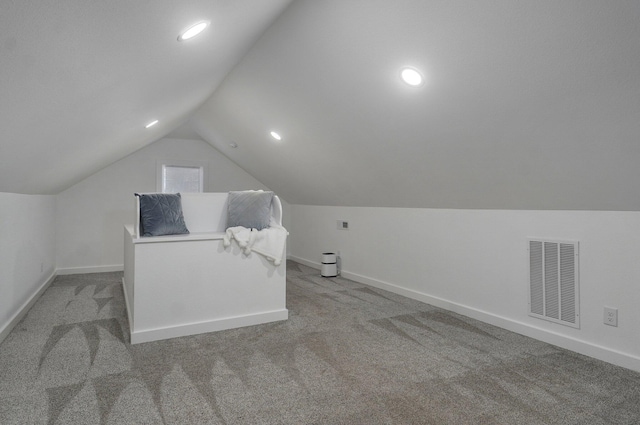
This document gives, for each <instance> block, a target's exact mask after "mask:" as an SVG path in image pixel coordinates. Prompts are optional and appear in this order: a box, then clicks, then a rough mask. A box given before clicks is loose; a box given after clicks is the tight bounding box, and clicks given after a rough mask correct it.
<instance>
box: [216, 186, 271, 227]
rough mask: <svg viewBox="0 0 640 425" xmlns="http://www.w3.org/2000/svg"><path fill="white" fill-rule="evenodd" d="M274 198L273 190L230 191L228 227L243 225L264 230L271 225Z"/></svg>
mask: <svg viewBox="0 0 640 425" xmlns="http://www.w3.org/2000/svg"><path fill="white" fill-rule="evenodd" d="M272 199H273V192H261V191H255V190H247V191H243V192H229V209H228V211H229V215H228V217H227V228H229V227H236V226H242V227H246V228H247V229H257V230H262V229H264V228H267V227H269V222H270V219H271V200H272Z"/></svg>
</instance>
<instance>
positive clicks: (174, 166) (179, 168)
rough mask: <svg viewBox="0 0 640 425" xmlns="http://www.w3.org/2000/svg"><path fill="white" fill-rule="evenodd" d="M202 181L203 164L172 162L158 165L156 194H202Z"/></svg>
mask: <svg viewBox="0 0 640 425" xmlns="http://www.w3.org/2000/svg"><path fill="white" fill-rule="evenodd" d="M204 181H205V166H204V165H203V164H187V163H173V162H164V163H159V164H158V183H157V186H158V188H157V190H158V192H162V193H178V192H204Z"/></svg>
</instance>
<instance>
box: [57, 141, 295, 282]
mask: <svg viewBox="0 0 640 425" xmlns="http://www.w3.org/2000/svg"><path fill="white" fill-rule="evenodd" d="M167 159H170V160H176V161H200V162H206V163H207V164H208V179H207V180H208V181H207V182H206V183H205V191H206V192H227V191H229V190H243V189H267V188H266V187H265V186H264V185H263V184H261V183H260V182H259V181H257V180H256V179H255V178H253V177H252V176H251V175H250V174H248V173H247V172H245V171H244V170H242V169H241V168H240V167H238V166H237V165H235V164H234V163H233V162H231V161H230V160H229V159H227V158H226V157H225V156H223V155H222V154H221V153H220V152H219V151H217V150H216V149H214V148H212V147H211V146H210V145H209V144H207V143H206V142H204V141H199V140H179V139H162V140H159V141H157V142H155V143H153V144H151V145H149V146H147V147H145V148H143V149H141V150H139V151H137V152H135V153H133V154H131V155H129V156H128V157H126V158H124V159H122V160H120V161H118V162H116V163H114V164H112V165H110V166H109V167H107V168H104V169H103V170H101V171H99V172H97V173H95V174H93V175H91V176H89V177H88V178H86V179H85V180H83V181H81V182H79V183H77V184H76V185H74V186H72V187H70V188H69V189H67V190H65V191H64V192H61V193H60V194H58V195H57V197H56V210H57V214H56V217H57V233H58V235H57V266H58V272H59V273H75V272H88V271H107V270H122V264H123V255H124V254H123V246H124V245H123V244H124V241H123V236H122V235H123V230H122V229H123V225H124V224H133V221H134V195H133V194H134V192H155V191H156V166H157V162H158V161H163V160H167ZM283 210H284V211H283V215H284V220H285V227H286V226H287V222H288V220H289V219H288V217H289V215H290V211H289V210H290V208H289V205H288V204H286V203H285V202H283Z"/></svg>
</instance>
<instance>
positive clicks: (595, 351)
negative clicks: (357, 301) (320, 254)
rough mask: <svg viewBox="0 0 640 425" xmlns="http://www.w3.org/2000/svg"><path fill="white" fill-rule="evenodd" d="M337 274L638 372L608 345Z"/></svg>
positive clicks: (639, 362) (638, 363)
mask: <svg viewBox="0 0 640 425" xmlns="http://www.w3.org/2000/svg"><path fill="white" fill-rule="evenodd" d="M289 258H290V259H291V260H293V261H296V262H298V263H300V264H304V265H305V266H309V267H312V268H314V269H318V270H320V263H317V262H314V261H309V260H306V259H304V258H300V257H296V256H293V255H291V256H289ZM340 275H341V276H342V277H344V278H347V279H351V280H353V281H356V282H359V283H363V284H365V285H370V286H373V287H375V288H379V289H384V290H386V291H389V292H393V293H395V294H398V295H403V296H405V297H407V298H411V299H414V300H418V301H421V302H423V303H426V304H430V305H433V306H436V307H440V308H443V309H445V310H449V311H452V312H454V313H458V314H461V315H463V316H467V317H471V318H472V319H476V320H480V321H481V322H485V323H488V324H490V325H494V326H497V327H500V328H503V329H506V330H509V331H512V332H515V333H518V334H521V335H525V336H528V337H531V338H534V339H537V340H539V341H543V342H546V343H549V344H553V345H556V346H558V347H561V348H565V349H567V350H571V351H575V352H576V353H580V354H584V355H585V356H589V357H593V358H596V359H598V360H602V361H605V362H608V363H612V364H615V365H617V366H622V367H625V368H628V369H632V370H635V371H637V372H640V357H638V356H635V355H633V354H629V353H624V352H620V351H617V350H613V349H610V348H607V347H603V346H601V345H597V344H594V343H592V342H588V341H583V340H580V339H576V338H572V337H569V336H566V335H562V334H559V333H556V332H551V331H548V330H546V329H541V328H537V327H535V326H532V325H530V324H528V323H523V322H519V321H517V320H513V319H510V318H507V317H503V316H498V315H496V314H493V313H489V312H486V311H483V310H478V309H476V308H473V307H469V306H466V305H462V304H458V303H455V302H452V301H449V300H446V299H443V298H439V297H434V296H432V295H428V294H425V293H423V292H418V291H414V290H412V289H407V288H403V287H401V286H397V285H394V284H392V283H388V282H384V281H381V280H377V279H373V278H370V277H367V276H363V275H360V274H357V273H351V272H348V271H345V270H341V271H340Z"/></svg>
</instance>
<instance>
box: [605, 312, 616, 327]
mask: <svg viewBox="0 0 640 425" xmlns="http://www.w3.org/2000/svg"><path fill="white" fill-rule="evenodd" d="M604 324H605V325H609V326H618V309H617V308H611V307H605V308H604Z"/></svg>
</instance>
